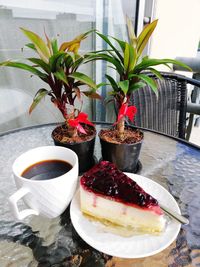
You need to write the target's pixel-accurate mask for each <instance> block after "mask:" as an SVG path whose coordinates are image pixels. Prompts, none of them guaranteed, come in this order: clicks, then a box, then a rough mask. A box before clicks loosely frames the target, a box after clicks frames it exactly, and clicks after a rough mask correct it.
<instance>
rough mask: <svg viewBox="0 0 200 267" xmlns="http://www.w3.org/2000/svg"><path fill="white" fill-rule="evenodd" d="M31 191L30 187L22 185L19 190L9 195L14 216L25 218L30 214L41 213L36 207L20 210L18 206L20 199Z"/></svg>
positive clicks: (20, 218) (19, 218)
mask: <svg viewBox="0 0 200 267" xmlns="http://www.w3.org/2000/svg"><path fill="white" fill-rule="evenodd" d="M28 193H30V191H29V189H28V188H26V187H21V188H20V189H19V190H17V192H15V193H14V194H13V195H12V196H10V197H9V202H10V206H11V209H12V211H13V213H14V216H15V217H16V218H17V219H18V220H23V219H24V218H26V217H27V216H29V215H39V212H38V211H36V210H34V209H24V210H22V211H20V210H19V209H18V206H17V202H18V200H20V199H21V198H23V197H24V196H25V195H26V194H28Z"/></svg>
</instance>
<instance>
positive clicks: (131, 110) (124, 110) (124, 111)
mask: <svg viewBox="0 0 200 267" xmlns="http://www.w3.org/2000/svg"><path fill="white" fill-rule="evenodd" d="M136 113H137V108H136V107H135V106H130V107H129V106H128V104H127V103H124V104H122V105H121V107H120V109H119V113H118V117H117V123H118V122H119V121H120V120H121V119H122V118H123V117H124V116H127V117H128V118H129V119H130V120H131V121H133V119H134V116H135V114H136Z"/></svg>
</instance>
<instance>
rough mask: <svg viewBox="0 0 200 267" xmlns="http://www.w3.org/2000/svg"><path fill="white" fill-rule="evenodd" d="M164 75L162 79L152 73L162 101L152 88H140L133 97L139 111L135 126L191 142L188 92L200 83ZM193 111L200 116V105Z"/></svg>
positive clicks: (172, 75) (175, 75) (167, 74)
mask: <svg viewBox="0 0 200 267" xmlns="http://www.w3.org/2000/svg"><path fill="white" fill-rule="evenodd" d="M161 74H162V77H163V79H162V80H160V79H158V78H157V77H156V76H154V75H152V74H148V75H149V76H150V77H152V78H153V79H155V81H156V83H157V84H158V94H159V96H158V99H157V98H156V95H155V93H154V92H153V91H152V89H151V88H150V87H149V86H145V87H144V88H140V89H139V90H137V91H135V92H134V93H133V94H132V95H131V103H132V104H134V105H135V106H136V107H137V109H138V112H137V114H136V116H135V120H134V125H135V126H140V127H144V128H147V129H152V130H156V131H158V132H162V133H165V134H168V135H172V136H175V137H179V138H183V139H188V138H187V136H189V135H190V133H187V124H188V122H187V120H186V118H187V116H186V114H187V107H188V105H189V104H188V103H187V90H188V86H189V85H193V86H198V87H200V81H197V80H195V79H191V78H187V77H185V76H182V75H178V74H176V73H167V72H163V73H161ZM192 112H197V113H195V114H198V112H200V106H199V105H198V106H197V107H196V108H194V111H192ZM190 130H191V129H190Z"/></svg>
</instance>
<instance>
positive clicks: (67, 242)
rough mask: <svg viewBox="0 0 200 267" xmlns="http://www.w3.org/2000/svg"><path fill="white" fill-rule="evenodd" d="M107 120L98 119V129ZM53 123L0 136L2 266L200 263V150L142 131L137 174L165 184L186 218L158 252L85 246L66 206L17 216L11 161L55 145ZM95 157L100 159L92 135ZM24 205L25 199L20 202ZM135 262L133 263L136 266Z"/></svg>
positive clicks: (0, 239) (0, 241) (175, 264)
mask: <svg viewBox="0 0 200 267" xmlns="http://www.w3.org/2000/svg"><path fill="white" fill-rule="evenodd" d="M102 127H107V125H106V124H104V125H100V124H97V131H99V130H100V129H101V128H102ZM54 128H55V124H49V125H41V126H37V127H30V128H25V129H20V130H17V131H12V132H8V133H6V134H2V135H0V192H1V193H0V266H1V267H4V266H14V267H18V266H19V267H23V266H30V267H35V266H38V267H40V266H42V267H43V266H44V267H46V266H55V267H57V266H97V267H98V266H116V267H117V266H148V267H149V266H151V267H154V266H155V267H157V266H158V267H159V266H171V267H174V266H177V267H178V266H198V264H199V262H200V238H199V236H200V205H199V203H200V194H199V192H200V149H199V148H198V147H195V146H194V145H191V144H189V143H187V142H184V141H180V140H178V139H174V138H170V137H167V136H164V135H161V134H158V133H154V132H151V131H146V130H144V141H143V144H142V149H141V154H140V163H141V168H140V169H139V172H138V174H141V175H142V176H145V177H148V178H150V179H152V180H154V181H156V182H158V183H159V184H161V185H162V186H163V187H165V188H166V189H167V190H168V191H169V192H170V193H171V194H172V195H173V196H174V198H175V199H176V201H177V203H178V204H179V207H180V209H181V213H182V215H184V216H186V217H188V218H189V220H190V224H189V225H185V226H182V228H181V231H180V233H179V235H178V237H177V239H176V241H174V242H173V243H172V244H171V245H170V246H169V247H168V248H166V249H165V250H163V251H162V252H160V253H158V254H156V255H154V256H151V257H146V258H141V259H119V258H115V257H110V256H108V255H105V254H102V253H100V252H98V251H96V250H95V249H93V248H91V247H90V246H89V245H87V244H86V243H85V242H84V241H83V240H82V239H81V238H80V237H79V236H78V234H77V233H76V231H75V230H74V228H73V226H72V224H71V221H70V216H69V209H67V210H66V211H65V212H64V213H63V214H62V215H61V216H60V217H58V218H56V219H51V220H50V219H47V218H43V217H40V216H32V217H28V218H27V219H26V220H24V221H23V222H20V221H16V220H15V218H14V216H13V215H12V213H11V211H10V207H9V203H8V197H9V196H10V195H11V194H13V193H14V192H15V191H16V187H15V183H14V179H13V177H12V163H13V162H14V160H15V159H16V157H18V156H19V155H20V154H22V153H23V152H25V151H27V150H28V149H31V148H34V147H36V146H44V145H53V140H52V139H51V132H52V130H53V129H54ZM95 156H96V158H97V159H98V160H99V159H100V158H101V150H100V144H99V140H98V136H97V137H96V144H95ZM20 205H21V206H22V207H23V206H24V203H20ZM134 264H136V265H134Z"/></svg>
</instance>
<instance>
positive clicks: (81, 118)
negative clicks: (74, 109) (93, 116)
mask: <svg viewBox="0 0 200 267" xmlns="http://www.w3.org/2000/svg"><path fill="white" fill-rule="evenodd" d="M68 123H69V125H70V126H71V127H74V128H76V129H77V130H78V131H79V132H80V133H83V134H87V133H86V131H85V130H84V128H83V127H82V126H81V124H80V123H85V124H88V125H91V126H94V124H93V123H92V122H91V121H89V120H88V115H87V114H86V113H84V112H80V113H79V114H78V116H77V117H76V118H75V119H69V120H68Z"/></svg>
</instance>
